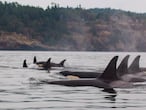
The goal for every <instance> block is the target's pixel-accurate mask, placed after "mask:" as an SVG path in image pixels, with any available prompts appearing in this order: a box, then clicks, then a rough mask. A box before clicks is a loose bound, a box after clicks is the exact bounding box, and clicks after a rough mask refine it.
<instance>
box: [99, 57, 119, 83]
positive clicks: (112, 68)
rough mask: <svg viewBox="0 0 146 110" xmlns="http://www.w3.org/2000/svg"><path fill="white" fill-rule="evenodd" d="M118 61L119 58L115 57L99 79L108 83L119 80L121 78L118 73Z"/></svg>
mask: <svg viewBox="0 0 146 110" xmlns="http://www.w3.org/2000/svg"><path fill="white" fill-rule="evenodd" d="M117 60H118V56H115V57H113V58H112V59H111V61H110V62H109V64H108V65H107V67H106V69H105V70H104V72H103V73H102V74H101V76H100V77H99V78H101V79H103V80H106V81H114V80H118V79H119V78H118V76H117V73H116V65H117Z"/></svg>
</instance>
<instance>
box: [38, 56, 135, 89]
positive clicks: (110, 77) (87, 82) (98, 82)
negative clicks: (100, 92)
mask: <svg viewBox="0 0 146 110" xmlns="http://www.w3.org/2000/svg"><path fill="white" fill-rule="evenodd" d="M117 60H118V56H115V57H113V58H112V59H111V61H110V62H109V64H108V65H107V67H106V69H105V70H104V72H103V73H102V74H101V75H100V76H99V77H96V78H80V79H74V80H70V79H66V80H57V81H49V80H40V81H41V82H43V83H47V84H56V85H64V86H73V87H74V86H75V87H76V86H93V87H99V88H106V89H107V88H116V87H132V86H133V85H132V84H131V83H129V82H124V81H122V80H120V79H119V78H118V76H117V73H116V71H117V70H116V64H117Z"/></svg>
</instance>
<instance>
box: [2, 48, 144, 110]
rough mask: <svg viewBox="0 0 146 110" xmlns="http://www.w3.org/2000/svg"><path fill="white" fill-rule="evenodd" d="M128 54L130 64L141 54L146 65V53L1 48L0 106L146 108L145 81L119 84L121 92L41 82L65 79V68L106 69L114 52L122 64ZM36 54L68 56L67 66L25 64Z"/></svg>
mask: <svg viewBox="0 0 146 110" xmlns="http://www.w3.org/2000/svg"><path fill="white" fill-rule="evenodd" d="M128 54H129V55H130V58H129V62H128V63H129V64H130V63H131V62H132V61H133V59H134V58H135V57H136V56H137V55H141V58H140V66H141V67H146V53H136V52H131V53H129V52H57V51H55V52H53V51H0V110H101V109H105V110H111V109H118V110H123V109H125V110H140V109H141V110H143V109H146V86H145V84H146V83H145V82H144V83H142V85H143V86H139V87H135V88H126V89H123V88H116V89H115V90H116V91H117V93H107V92H103V91H102V89H101V88H96V87H66V86H60V85H51V84H42V83H40V82H39V80H44V79H47V80H48V79H50V80H52V79H53V80H54V79H63V78H64V77H63V76H61V75H59V74H58V73H59V72H60V71H63V70H72V71H73V70H76V71H94V72H95V71H101V72H102V71H103V70H104V68H105V67H106V66H107V64H108V63H109V61H110V60H111V58H112V57H113V56H115V55H118V56H119V59H118V62H117V65H118V64H119V63H120V61H121V60H122V59H123V58H124V57H125V56H126V55H128ZM34 56H36V57H37V60H38V61H47V59H48V58H52V59H51V61H52V62H55V63H59V62H60V61H61V60H63V59H66V62H65V67H64V68H52V69H51V70H49V71H46V70H37V69H28V68H22V63H23V60H24V59H26V60H27V63H28V64H31V63H32V62H33V57H34ZM129 64H128V65H129Z"/></svg>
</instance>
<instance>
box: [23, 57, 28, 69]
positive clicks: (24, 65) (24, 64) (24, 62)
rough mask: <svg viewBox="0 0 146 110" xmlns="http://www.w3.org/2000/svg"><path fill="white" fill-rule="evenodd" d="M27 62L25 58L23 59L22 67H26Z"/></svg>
mask: <svg viewBox="0 0 146 110" xmlns="http://www.w3.org/2000/svg"><path fill="white" fill-rule="evenodd" d="M27 67H28V66H27V63H26V59H25V60H24V61H23V68H27Z"/></svg>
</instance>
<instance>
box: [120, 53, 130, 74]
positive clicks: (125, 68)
mask: <svg viewBox="0 0 146 110" xmlns="http://www.w3.org/2000/svg"><path fill="white" fill-rule="evenodd" d="M129 57H130V55H127V56H125V57H124V59H123V60H122V61H121V63H120V65H119V66H118V69H117V75H119V76H122V75H124V74H127V73H128V59H129Z"/></svg>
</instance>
